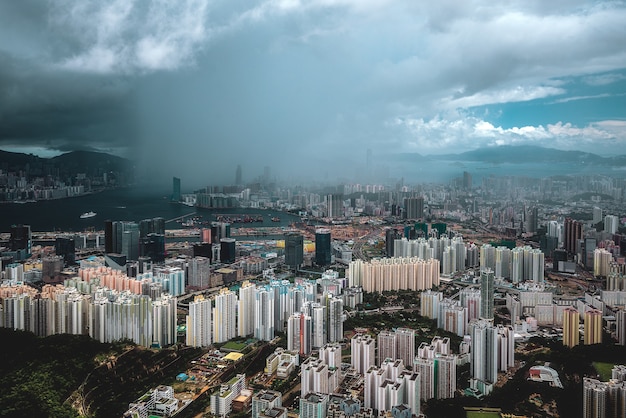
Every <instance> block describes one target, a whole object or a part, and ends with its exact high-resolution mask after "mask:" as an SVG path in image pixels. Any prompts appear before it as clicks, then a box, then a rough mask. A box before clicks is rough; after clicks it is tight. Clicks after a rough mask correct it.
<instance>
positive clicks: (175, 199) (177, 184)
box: [172, 177, 181, 202]
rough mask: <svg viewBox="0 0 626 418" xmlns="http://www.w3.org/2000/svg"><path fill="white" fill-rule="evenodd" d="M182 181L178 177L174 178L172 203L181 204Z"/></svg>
mask: <svg viewBox="0 0 626 418" xmlns="http://www.w3.org/2000/svg"><path fill="white" fill-rule="evenodd" d="M180 200H181V194H180V179H179V178H178V177H172V202H180Z"/></svg>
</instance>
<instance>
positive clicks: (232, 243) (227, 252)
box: [220, 238, 237, 264]
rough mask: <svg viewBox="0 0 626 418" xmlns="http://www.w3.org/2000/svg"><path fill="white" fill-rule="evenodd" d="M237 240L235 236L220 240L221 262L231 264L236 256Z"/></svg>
mask: <svg viewBox="0 0 626 418" xmlns="http://www.w3.org/2000/svg"><path fill="white" fill-rule="evenodd" d="M236 242H237V241H236V240H235V239H234V238H222V239H221V240H220V262H222V263H225V264H231V263H234V262H235V258H236V252H235V248H236Z"/></svg>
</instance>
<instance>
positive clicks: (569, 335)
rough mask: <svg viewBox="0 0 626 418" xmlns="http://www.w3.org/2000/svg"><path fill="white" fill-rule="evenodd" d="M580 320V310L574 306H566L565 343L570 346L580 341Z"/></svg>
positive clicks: (564, 313)
mask: <svg viewBox="0 0 626 418" xmlns="http://www.w3.org/2000/svg"><path fill="white" fill-rule="evenodd" d="M579 322H580V315H579V314H578V310H576V308H574V307H572V306H570V307H567V308H565V310H564V311H563V345H565V346H567V347H570V348H571V347H574V346H575V345H578V343H579V341H580V334H579V332H578V324H579Z"/></svg>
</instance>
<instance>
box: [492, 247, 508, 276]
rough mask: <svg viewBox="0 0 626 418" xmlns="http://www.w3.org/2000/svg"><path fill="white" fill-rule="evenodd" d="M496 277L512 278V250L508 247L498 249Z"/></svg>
mask: <svg viewBox="0 0 626 418" xmlns="http://www.w3.org/2000/svg"><path fill="white" fill-rule="evenodd" d="M495 264H496V266H495V267H496V268H495V277H498V278H501V279H508V278H509V277H511V271H510V270H511V250H509V249H508V248H507V247H498V248H496V261H495Z"/></svg>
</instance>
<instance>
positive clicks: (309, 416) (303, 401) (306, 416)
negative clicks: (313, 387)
mask: <svg viewBox="0 0 626 418" xmlns="http://www.w3.org/2000/svg"><path fill="white" fill-rule="evenodd" d="M327 410H328V395H327V394H324V393H314V392H310V393H308V394H306V395H305V396H303V397H302V398H300V415H299V416H300V418H326V416H327V415H326V411H327Z"/></svg>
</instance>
